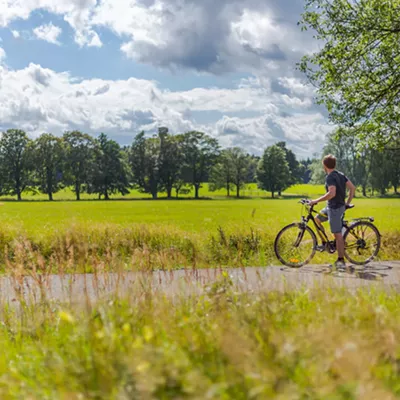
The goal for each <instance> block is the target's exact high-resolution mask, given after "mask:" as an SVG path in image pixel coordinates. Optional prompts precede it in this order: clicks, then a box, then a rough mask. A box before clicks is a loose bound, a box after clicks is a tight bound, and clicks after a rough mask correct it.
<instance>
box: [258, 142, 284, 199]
mask: <svg viewBox="0 0 400 400" xmlns="http://www.w3.org/2000/svg"><path fill="white" fill-rule="evenodd" d="M257 178H258V187H259V188H260V189H262V190H267V191H269V192H271V193H272V198H274V197H275V193H276V192H279V191H283V190H285V189H286V188H287V187H288V186H289V182H290V169H289V165H288V162H287V161H286V154H285V152H284V150H283V149H282V148H281V147H279V146H277V145H274V146H271V147H268V148H267V149H266V150H265V152H264V155H263V157H262V158H261V161H260V163H259V166H258V171H257Z"/></svg>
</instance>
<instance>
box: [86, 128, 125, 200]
mask: <svg viewBox="0 0 400 400" xmlns="http://www.w3.org/2000/svg"><path fill="white" fill-rule="evenodd" d="M95 143H96V147H95V156H94V163H93V167H94V168H93V170H92V171H91V174H90V179H89V185H88V192H89V193H98V194H99V197H101V196H104V199H105V200H109V199H110V195H111V194H115V193H121V194H122V195H123V196H124V195H126V194H128V193H129V187H130V185H129V173H128V166H127V160H125V158H124V156H123V154H122V151H121V148H120V146H119V144H118V143H117V142H115V141H114V140H111V139H109V138H108V137H107V135H105V134H104V133H102V134H100V136H99V137H98V138H97V139H96V140H95Z"/></svg>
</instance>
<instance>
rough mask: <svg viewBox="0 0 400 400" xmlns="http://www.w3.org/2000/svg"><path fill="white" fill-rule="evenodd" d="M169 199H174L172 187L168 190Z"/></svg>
mask: <svg viewBox="0 0 400 400" xmlns="http://www.w3.org/2000/svg"><path fill="white" fill-rule="evenodd" d="M167 197H168V198H169V199H170V198H172V187H168V188H167Z"/></svg>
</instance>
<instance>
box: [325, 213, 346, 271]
mask: <svg viewBox="0 0 400 400" xmlns="http://www.w3.org/2000/svg"><path fill="white" fill-rule="evenodd" d="M345 210H346V208H345V207H341V208H338V209H329V210H328V215H329V223H330V225H331V231H332V233H333V234H334V236H335V239H336V248H337V252H338V260H337V261H336V263H335V264H336V265H337V266H339V267H342V266H345V262H344V240H343V235H342V228H343V214H344V212H345Z"/></svg>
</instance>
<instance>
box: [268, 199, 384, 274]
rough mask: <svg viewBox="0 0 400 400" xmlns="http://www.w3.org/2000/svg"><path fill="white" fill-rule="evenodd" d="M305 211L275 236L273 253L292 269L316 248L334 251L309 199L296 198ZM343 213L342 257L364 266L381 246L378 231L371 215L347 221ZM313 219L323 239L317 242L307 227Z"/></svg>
mask: <svg viewBox="0 0 400 400" xmlns="http://www.w3.org/2000/svg"><path fill="white" fill-rule="evenodd" d="M299 203H300V204H302V205H303V206H304V207H305V208H306V209H307V210H308V213H307V215H306V216H304V215H302V217H301V222H300V223H293V224H290V225H288V226H286V227H284V228H283V229H282V230H281V231H280V232H279V233H278V235H277V237H276V239H275V243H274V250H275V254H276V256H277V257H278V260H279V261H280V262H281V263H282V264H284V265H286V266H288V267H291V268H300V267H303V266H304V265H306V264H308V263H309V262H310V261H311V260H312V259H313V257H314V256H315V254H316V252H317V251H320V252H324V251H327V252H328V253H330V254H334V253H335V252H336V241H335V240H333V241H330V240H329V238H328V236H327V234H326V233H325V231H324V230H323V229H321V228H320V227H319V226H318V224H317V223H316V222H315V218H314V216H313V214H317V213H318V212H317V211H315V210H314V206H310V201H309V200H307V199H303V200H301V201H299ZM351 208H354V205H351V206H348V207H346V210H348V209H351ZM344 218H345V215H343V230H342V233H343V238H344V242H345V257H346V259H347V260H348V261H349V262H350V263H352V264H355V265H366V264H368V263H370V262H371V261H373V260H374V258H375V257H376V256H377V255H378V253H379V250H380V247H381V234H380V233H379V230H378V228H377V227H376V226H375V225H374V224H373V222H375V219H374V218H373V217H366V218H357V219H353V220H351V222H350V223H349V222H348V221H346V220H345V219H344ZM310 221H311V222H313V224H314V227H315V229H316V231H317V233H318V236H319V238H320V239H321V241H322V245H319V244H318V239H317V235H316V234H315V232H314V231H313V230H312V229H311V228H310V227H309V226H308V224H309V222H310Z"/></svg>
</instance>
